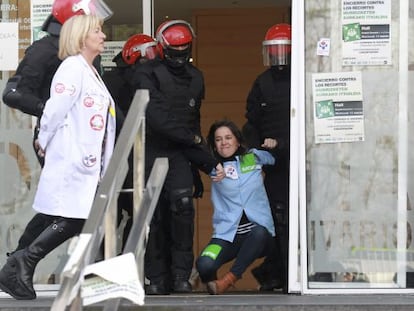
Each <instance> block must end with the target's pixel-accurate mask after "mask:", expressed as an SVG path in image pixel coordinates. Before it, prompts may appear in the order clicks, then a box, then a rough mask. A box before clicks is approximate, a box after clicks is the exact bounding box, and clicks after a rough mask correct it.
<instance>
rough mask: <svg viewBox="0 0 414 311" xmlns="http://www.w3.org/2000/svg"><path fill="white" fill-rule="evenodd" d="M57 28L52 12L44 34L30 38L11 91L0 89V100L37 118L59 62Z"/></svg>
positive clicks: (45, 25) (58, 31)
mask: <svg viewBox="0 0 414 311" xmlns="http://www.w3.org/2000/svg"><path fill="white" fill-rule="evenodd" d="M61 27H62V25H61V24H60V23H59V22H58V21H57V20H56V19H55V18H54V17H53V15H50V16H49V17H48V18H47V20H46V21H45V23H44V24H43V26H42V30H43V31H46V32H47V33H48V35H46V36H45V37H43V38H41V39H39V40H37V41H34V42H33V44H32V45H30V46H29V47H28V48H27V49H26V52H25V55H24V57H23V59H22V61H21V62H20V63H19V66H18V67H17V70H16V74H15V75H14V76H13V77H12V78H11V80H13V81H15V85H14V88H13V90H10V89H9V88H8V87H7V86H6V89H5V90H4V92H3V102H4V103H5V104H6V105H8V106H10V107H12V108H16V109H19V110H20V111H22V112H24V113H27V114H30V115H32V116H35V117H38V118H39V119H40V116H41V115H42V112H43V107H44V104H45V103H46V101H47V100H48V98H49V95H50V85H51V83H52V79H53V75H54V74H55V72H56V70H57V68H58V67H59V65H60V63H61V60H60V59H59V58H58V56H57V54H58V51H59V34H60V29H61ZM9 85H10V84H9ZM37 131H38V130H37V127H36V128H35V133H34V139H33V141H34V140H35V139H36V138H37ZM36 155H37V153H36ZM38 160H39V163H40V165H41V166H43V161H44V159H43V158H40V157H38Z"/></svg>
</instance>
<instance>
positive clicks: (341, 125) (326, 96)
mask: <svg viewBox="0 0 414 311" xmlns="http://www.w3.org/2000/svg"><path fill="white" fill-rule="evenodd" d="M312 92H313V107H314V109H313V112H314V120H315V121H314V129H315V143H317V144H320V143H343V142H359V141H364V139H365V137H364V135H365V134H364V109H363V101H362V81H361V72H338V73H315V74H313V75H312Z"/></svg>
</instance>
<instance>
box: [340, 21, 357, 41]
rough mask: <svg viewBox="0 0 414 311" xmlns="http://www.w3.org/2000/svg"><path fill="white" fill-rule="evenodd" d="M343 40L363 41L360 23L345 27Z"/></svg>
mask: <svg viewBox="0 0 414 311" xmlns="http://www.w3.org/2000/svg"><path fill="white" fill-rule="evenodd" d="M342 38H343V39H344V41H345V42H349V41H357V40H361V25H360V24H359V23H354V24H347V25H343V26H342Z"/></svg>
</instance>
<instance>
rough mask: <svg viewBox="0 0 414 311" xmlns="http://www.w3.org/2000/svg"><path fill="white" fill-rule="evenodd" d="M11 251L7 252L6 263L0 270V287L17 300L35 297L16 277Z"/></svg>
mask: <svg viewBox="0 0 414 311" xmlns="http://www.w3.org/2000/svg"><path fill="white" fill-rule="evenodd" d="M12 255H13V253H11V254H9V253H7V256H8V257H9V258H8V259H7V262H6V264H5V265H4V266H3V268H2V269H1V270H0V289H1V290H2V291H4V292H6V293H8V294H9V295H10V296H12V297H13V298H14V299H18V300H31V299H35V298H36V295H33V293H32V292H31V291H28V290H27V289H26V288H25V287H21V286H20V285H19V283H18V282H17V278H16V263H15V258H14V257H13V256H12Z"/></svg>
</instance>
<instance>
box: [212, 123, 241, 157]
mask: <svg viewBox="0 0 414 311" xmlns="http://www.w3.org/2000/svg"><path fill="white" fill-rule="evenodd" d="M214 143H215V146H216V151H217V153H218V154H219V155H220V156H221V157H223V158H228V157H231V156H232V155H234V153H235V152H236V151H237V149H238V148H239V146H240V144H239V142H238V141H237V138H236V136H234V135H233V133H232V131H231V130H230V129H229V128H228V127H227V126H222V127H219V128H218V129H217V130H216V132H215V133H214Z"/></svg>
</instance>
